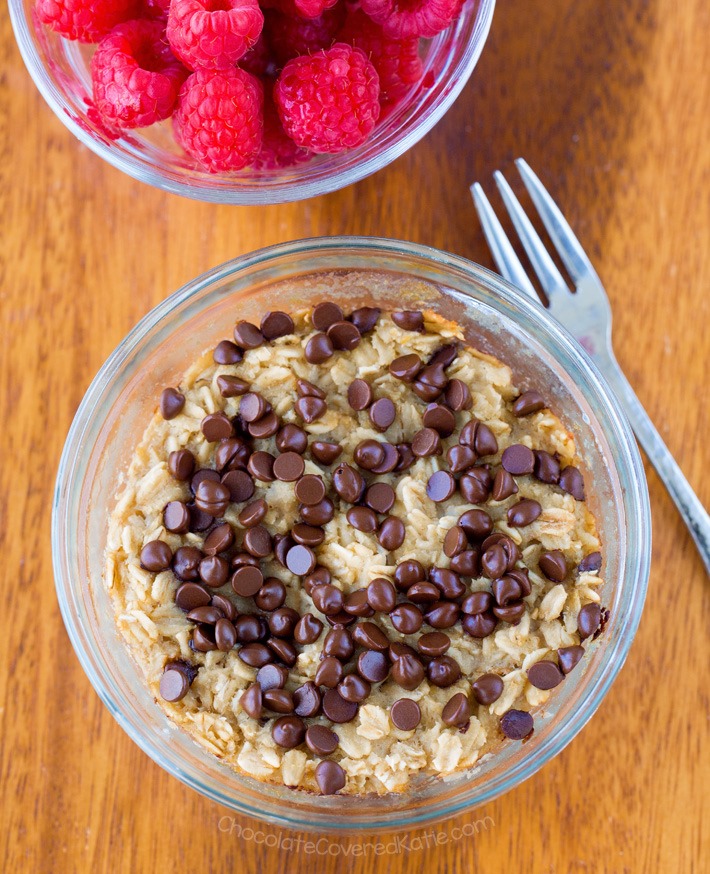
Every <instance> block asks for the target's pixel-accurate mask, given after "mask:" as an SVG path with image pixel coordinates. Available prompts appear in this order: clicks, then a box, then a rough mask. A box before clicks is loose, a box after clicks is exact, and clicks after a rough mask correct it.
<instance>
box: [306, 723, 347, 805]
mask: <svg viewBox="0 0 710 874" xmlns="http://www.w3.org/2000/svg"><path fill="white" fill-rule="evenodd" d="M306 746H307V747H308V749H309V750H310V751H311V752H312V753H314V754H315V755H316V756H329V755H330V754H331V753H334V752H335V750H336V749H337V748H338V735H337V734H336V733H335V732H334V731H331V729H329V728H328V727H327V726H325V725H309V726H308V728H307V729H306ZM319 785H320V784H319ZM343 785H344V784H343ZM324 794H328V795H330V794H332V793H330V792H328V793H324Z"/></svg>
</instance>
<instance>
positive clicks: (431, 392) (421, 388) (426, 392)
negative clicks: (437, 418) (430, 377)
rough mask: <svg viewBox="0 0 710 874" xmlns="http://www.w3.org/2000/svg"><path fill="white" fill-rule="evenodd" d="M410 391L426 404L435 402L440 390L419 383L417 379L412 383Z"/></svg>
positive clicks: (424, 383)
mask: <svg viewBox="0 0 710 874" xmlns="http://www.w3.org/2000/svg"><path fill="white" fill-rule="evenodd" d="M412 391H413V392H414V394H415V395H416V396H417V397H418V398H421V399H422V400H423V401H424V403H427V404H428V403H430V402H431V401H435V400H436V399H437V398H438V397H439V396H440V395H441V389H440V388H438V387H437V386H435V385H430V384H429V383H426V382H420V381H419V379H415V380H414V382H413V383H412Z"/></svg>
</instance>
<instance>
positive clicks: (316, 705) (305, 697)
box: [293, 680, 321, 717]
mask: <svg viewBox="0 0 710 874" xmlns="http://www.w3.org/2000/svg"><path fill="white" fill-rule="evenodd" d="M293 704H294V713H296V715H297V716H305V717H308V716H317V715H318V712H319V711H320V706H321V693H320V691H319V690H318V688H317V686H316V684H315V683H312V682H311V681H310V680H309V681H308V682H307V683H304V684H303V685H302V686H299V687H298V688H297V689H294V691H293Z"/></svg>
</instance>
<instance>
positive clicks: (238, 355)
mask: <svg viewBox="0 0 710 874" xmlns="http://www.w3.org/2000/svg"><path fill="white" fill-rule="evenodd" d="M212 358H213V359H214V361H215V364H239V362H240V361H241V360H242V358H244V352H242V350H241V349H240V348H239V346H237V344H236V343H232V341H231V340H222V341H221V342H219V343H218V344H217V345H216V346H215V349H214V352H213V353H212Z"/></svg>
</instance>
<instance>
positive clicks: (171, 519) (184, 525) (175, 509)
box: [163, 501, 190, 534]
mask: <svg viewBox="0 0 710 874" xmlns="http://www.w3.org/2000/svg"><path fill="white" fill-rule="evenodd" d="M163 525H165V527H166V528H167V530H168V531H171V532H172V533H173V534H186V533H187V531H188V528H189V527H190V511H189V510H188V509H187V507H186V505H185V504H184V503H183V502H182V501H170V502H169V503H168V504H166V505H165V509H164V510H163Z"/></svg>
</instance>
